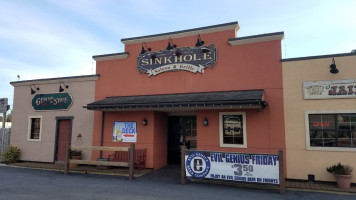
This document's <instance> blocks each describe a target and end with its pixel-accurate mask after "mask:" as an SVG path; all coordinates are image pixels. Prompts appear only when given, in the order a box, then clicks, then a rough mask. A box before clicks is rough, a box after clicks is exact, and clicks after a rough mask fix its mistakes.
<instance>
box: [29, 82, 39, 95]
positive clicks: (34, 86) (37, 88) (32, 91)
mask: <svg viewBox="0 0 356 200" xmlns="http://www.w3.org/2000/svg"><path fill="white" fill-rule="evenodd" d="M30 88H31V94H35V93H36V90H37V91H38V90H40V88H39V87H36V85H35V84H31V85H30ZM33 88H35V89H33Z"/></svg>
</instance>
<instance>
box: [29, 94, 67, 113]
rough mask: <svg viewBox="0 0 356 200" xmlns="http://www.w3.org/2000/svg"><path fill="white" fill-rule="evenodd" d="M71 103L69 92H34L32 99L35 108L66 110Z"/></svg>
mask: <svg viewBox="0 0 356 200" xmlns="http://www.w3.org/2000/svg"><path fill="white" fill-rule="evenodd" d="M71 105H72V97H71V96H70V94H69V93H51V94H36V96H35V97H33V99H32V107H33V108H34V109H35V110H68V109H69V107H70V106H71Z"/></svg>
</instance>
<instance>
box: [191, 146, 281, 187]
mask: <svg viewBox="0 0 356 200" xmlns="http://www.w3.org/2000/svg"><path fill="white" fill-rule="evenodd" d="M185 170H186V176H187V177H190V178H197V179H218V180H227V181H239V182H252V183H266V184H279V160H278V155H272V154H242V153H227V152H210V151H186V154H185Z"/></svg>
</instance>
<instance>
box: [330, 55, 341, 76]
mask: <svg viewBox="0 0 356 200" xmlns="http://www.w3.org/2000/svg"><path fill="white" fill-rule="evenodd" d="M330 73H332V74H337V73H339V70H338V69H337V68H336V65H335V59H334V58H333V63H332V64H331V65H330Z"/></svg>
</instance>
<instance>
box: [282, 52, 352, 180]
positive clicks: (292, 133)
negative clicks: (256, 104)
mask: <svg viewBox="0 0 356 200" xmlns="http://www.w3.org/2000/svg"><path fill="white" fill-rule="evenodd" d="M335 62H336V65H337V68H338V69H339V70H340V72H339V73H338V74H331V73H330V64H331V63H332V57H329V58H319V59H307V60H298V61H287V62H283V63H282V64H283V85H284V88H283V93H284V107H285V108H284V113H285V129H286V148H287V166H288V173H287V178H292V179H307V175H308V174H314V175H315V179H316V180H322V181H334V180H335V179H334V177H333V176H332V175H331V174H329V173H327V172H326V167H328V166H331V165H333V164H336V163H338V162H341V163H344V164H349V165H351V166H353V168H354V169H356V159H355V157H356V148H354V149H353V150H351V152H350V149H348V151H342V150H341V151H334V150H333V149H332V148H328V150H325V151H323V150H307V146H306V141H307V138H306V124H305V113H306V112H309V111H312V112H329V113H339V112H353V113H356V98H351V99H322V100H304V97H303V82H307V81H322V80H347V79H356V67H355V66H356V56H355V55H354V56H343V57H335ZM355 97H356V96H355ZM352 151H353V152H352ZM352 182H354V183H355V182H356V177H355V176H354V177H353V179H352Z"/></svg>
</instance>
